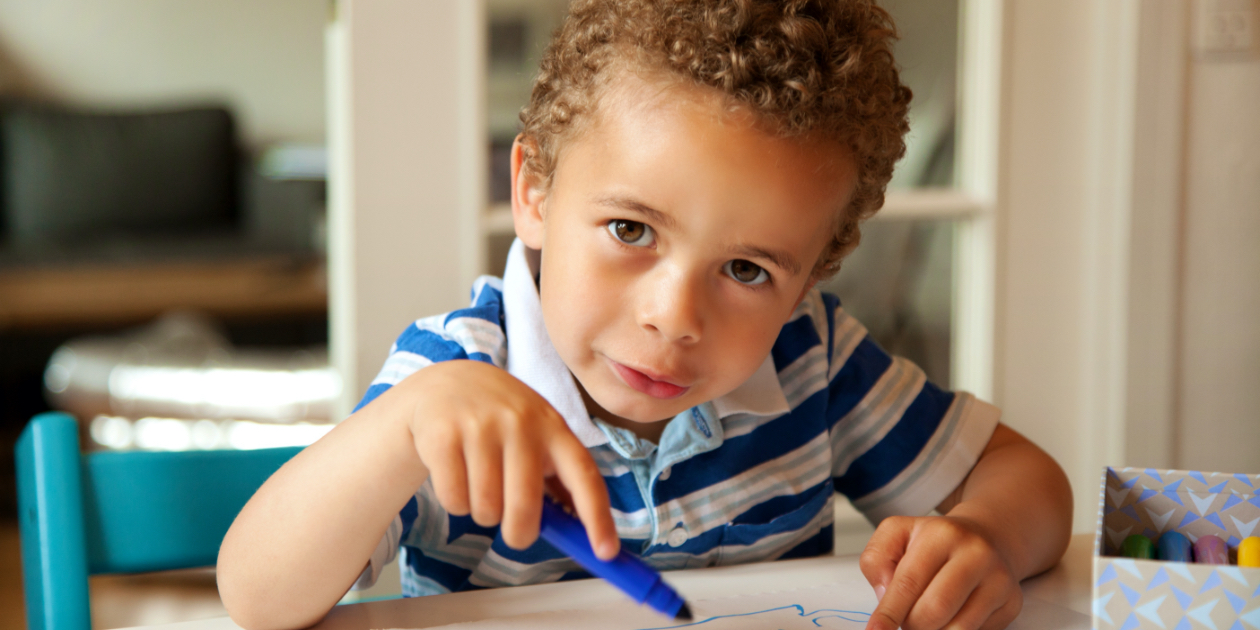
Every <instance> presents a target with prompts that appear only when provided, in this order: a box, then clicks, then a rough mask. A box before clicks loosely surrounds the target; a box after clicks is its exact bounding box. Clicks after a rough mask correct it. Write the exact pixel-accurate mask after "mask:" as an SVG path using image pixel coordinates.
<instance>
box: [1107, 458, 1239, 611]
mask: <svg viewBox="0 0 1260 630" xmlns="http://www.w3.org/2000/svg"><path fill="white" fill-rule="evenodd" d="M1257 524H1260V475H1242V474H1229V473H1204V472H1198V471H1183V470H1152V469H1149V468H1147V469H1141V468H1107V469H1106V470H1104V472H1103V483H1102V496H1101V497H1099V516H1098V531H1097V533H1096V535H1095V538H1094V628H1095V630H1134V629H1145V628H1158V629H1159V630H1201V629H1203V628H1207V629H1209V630H1258V629H1260V569H1252V568H1239V567H1237V566H1232V565H1231V566H1225V565H1208V564H1193V563H1185V562H1164V561H1159V560H1134V559H1129V558H1122V557H1117V556H1119V549H1120V544H1121V543H1122V542H1123V541H1124V539H1125V537H1126V536H1129V535H1130V534H1145V535H1146V536H1147V537H1149V538H1150V539H1151V540H1152V541H1155V540H1158V538H1159V535H1160V534H1162V533H1164V532H1168V531H1177V532H1181V533H1182V534H1185V535H1186V537H1188V538H1190V540H1191V541H1195V540H1198V538H1199V537H1200V536H1204V535H1206V534H1215V535H1217V536H1220V537H1221V539H1222V540H1225V541H1226V543H1227V544H1228V546H1229V549H1230V560H1231V562H1233V561H1236V556H1237V552H1238V543H1239V541H1240V540H1241V539H1243V538H1245V537H1247V536H1252V535H1260V531H1257V527H1256V526H1257Z"/></svg>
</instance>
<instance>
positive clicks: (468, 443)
mask: <svg viewBox="0 0 1260 630" xmlns="http://www.w3.org/2000/svg"><path fill="white" fill-rule="evenodd" d="M399 385H400V386H404V387H407V388H409V389H410V388H416V390H415V396H414V397H413V398H412V400H414V401H415V407H414V413H413V414H412V417H411V419H410V422H409V423H408V426H409V427H410V429H411V435H412V438H413V439H414V441H415V447H416V452H417V453H418V454H419V455H420V460H421V462H423V464H424V465H425V467H426V468H428V470H429V474H430V478H431V480H432V482H433V490H434V492H435V493H436V494H437V498H438V501H439V502H440V503H441V504H442V507H443V508H445V509H446V511H447V512H449V513H451V514H453V515H456V516H464V515H467V514H471V515H472V518H473V520H474V521H475V522H476V523H477V524H478V525H481V526H483V527H490V526H493V525H497V524H501V526H500V529H499V531H500V532H501V533H502V535H503V541H504V542H505V543H507V544H508V546H510V547H512V548H514V549H524V548H526V547H528V546H530V545H531V544H533V543H534V541H535V540H536V539H537V538H538V529H539V524H540V520H541V518H542V497H543V487H544V480H545V479H546V478H547V477H551V476H553V475H554V476H556V477H558V478H559V480H560V482H561V483H563V484H564V486H565V488H566V489H567V490H568V492H569V494H570V495H571V497H572V499H573V506H574V508H575V509H576V511H577V515H578V518H580V519H581V520H582V523H583V524H584V525H585V526H586V532H587V535H588V536H589V537H590V539H591V547H592V548H593V549H594V550H595V554H596V555H597V556H599V557H600V558H603V559H606V560H607V559H611V558H612V557H613V556H615V555H616V554H617V551H618V549H619V547H620V541H619V540H618V538H617V529H616V526H615V525H614V523H613V519H612V511H611V508H610V505H609V501H608V489H607V487H606V486H605V485H604V478H603V476H602V475H601V474H600V472H599V468H598V466H596V464H595V461H594V460H593V459H591V456H590V453H588V452H587V451H586V447H584V446H583V445H582V443H581V442H580V441H578V439H577V437H576V436H574V435H573V432H572V431H570V430H569V427H568V425H567V424H566V423H565V421H564V418H562V417H561V416H560V414H559V413H558V412H556V410H555V409H554V408H553V407H552V406H551V404H550V403H548V402H547V401H546V400H545V399H544V398H543V397H542V396H540V395H539V394H538V393H537V392H535V391H534V390H533V389H531V388H530V387H529V386H528V385H526V384H524V383H522V382H521V381H519V380H517V379H516V378H515V377H513V376H512V375H510V374H508V373H507V372H506V371H505V370H502V369H500V368H497V367H495V366H493V365H489V364H486V363H482V362H480V361H471V360H460V361H445V362H442V363H437V364H434V365H430V366H428V367H426V368H424V369H422V370H419V371H418V372H416V373H415V374H413V375H411V376H410V377H408V378H407V379H404V381H403V382H402V383H399Z"/></svg>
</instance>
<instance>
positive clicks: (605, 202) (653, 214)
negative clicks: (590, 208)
mask: <svg viewBox="0 0 1260 630" xmlns="http://www.w3.org/2000/svg"><path fill="white" fill-rule="evenodd" d="M595 203H597V204H599V205H601V206H607V207H609V208H617V209H619V210H626V211H628V212H637V213H639V214H641V215H643V216H645V217H647V218H648V219H649V220H650V221H652V222H653V223H656V224H658V225H663V226H665V227H667V228H669V229H671V230H672V229H676V228H677V227H678V222H677V221H675V220H674V217H671V216H669V215H668V214H665V213H664V212H661V211H660V210H657V209H656V208H653V207H652V206H649V205H647V204H644V203H641V202H638V201H635V200H634V199H631V198H629V197H620V196H617V195H610V196H607V197H600V198H598V199H596V200H595Z"/></svg>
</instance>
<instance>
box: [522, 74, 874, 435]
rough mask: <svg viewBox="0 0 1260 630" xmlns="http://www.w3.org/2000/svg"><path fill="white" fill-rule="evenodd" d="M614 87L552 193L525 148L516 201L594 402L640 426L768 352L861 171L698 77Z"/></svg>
mask: <svg viewBox="0 0 1260 630" xmlns="http://www.w3.org/2000/svg"><path fill="white" fill-rule="evenodd" d="M610 94H611V95H612V96H615V97H616V98H612V99H606V102H607V101H612V102H614V103H615V104H614V105H607V106H605V107H604V109H603V111H602V112H601V116H600V117H599V118H600V120H599V121H598V122H597V123H595V124H592V125H590V126H589V127H588V128H587V129H586V130H585V131H584V132H582V133H581V134H579V135H578V136H577V137H575V138H574V139H573V140H571V141H570V142H569V143H568V144H567V145H566V146H565V147H564V150H563V151H562V153H561V154H560V157H559V159H558V162H557V165H556V170H555V174H554V177H553V179H552V184H551V187H550V189H549V190H547V191H545V192H544V191H541V190H540V189H539V188H537V187H535V186H533V185H532V184H531V183H530V182H529V181H528V178H527V177H525V176H524V175H523V173H522V172H521V170H520V148H519V147H517V148H515V149H514V154H513V172H512V175H513V181H514V182H515V185H514V191H513V214H514V217H515V222H516V231H517V235H518V236H520V238H521V239H522V240H523V241H524V242H525V244H526V245H528V246H529V247H531V248H534V249H538V250H541V251H542V267H541V286H540V297H541V300H542V310H543V317H544V320H545V322H546V327H547V332H548V334H549V335H550V337H551V341H552V343H553V344H554V345H555V348H556V350H557V351H558V352H559V354H560V357H561V359H563V360H564V362H565V364H566V365H568V367H569V369H570V370H571V371H572V373H573V375H574V376H575V377H576V379H577V381H578V382H579V384H580V386H581V387H582V388H583V389H584V390H585V392H586V394H587V396H588V407H591V409H590V411H591V412H592V413H594V414H595V415H597V416H599V417H601V418H604V419H606V420H609V421H612V422H613V423H614V424H618V425H621V426H630V427H631V428H633V427H634V423H651V422H656V421H660V420H664V419H668V418H672V417H673V416H674V415H676V414H678V413H680V412H682V411H683V410H685V409H687V408H689V407H691V406H694V405H696V404H700V403H703V402H706V401H709V400H713V399H715V398H718V397H720V396H722V395H724V394H726V393H729V392H730V391H731V390H733V389H735V388H736V387H738V386H739V385H740V384H741V383H743V382H744V381H745V380H747V379H748V378H749V377H750V376H751V375H752V373H753V372H754V371H756V369H757V368H758V367H759V366H760V365H761V364H762V362H764V361H765V359H766V357H767V355H768V354H769V352H770V348H771V346H772V345H773V344H774V341H775V339H776V337H777V336H778V334H779V330H780V328H781V327H782V326H783V324H784V323H785V322H786V321H787V318H788V317H789V315H791V313H792V311H793V310H794V309H795V308H796V305H797V304H798V303H799V302H800V300H801V298H802V297H803V296H804V294H805V292H806V291H807V290H808V289H809V288H810V287H811V286H812V284H813V283H812V281H811V279H810V272H811V270H812V269H813V266H814V263H815V262H816V261H817V260H818V258H819V256H820V254H821V253H822V251H823V248H824V246H825V245H826V244H827V243H828V242H829V240H830V238H831V234H832V226H833V225H834V221H835V217H836V216H837V212H838V211H839V210H840V209H841V208H842V207H844V205H845V204H846V203H847V201H848V199H849V196H850V194H851V193H852V191H853V188H854V185H855V181H856V179H855V177H856V175H855V169H854V167H853V165H852V161H851V159H849V158H848V157H847V156H848V153H847V152H845V151H841V150H838V148H837V145H832V144H824V143H821V142H805V141H802V140H799V139H783V138H778V137H775V136H773V135H770V134H768V133H765V132H763V131H761V130H759V129H757V128H756V127H755V126H754V125H753V123H752V118H751V117H750V116H749V115H748V114H747V113H744V112H731V111H729V110H728V108H726V107H724V104H723V102H722V101H720V100H719V99H718V98H716V97H714V96H712V95H709V94H707V93H705V92H702V91H701V90H699V89H697V88H687V87H676V86H675V87H669V88H662V87H661V86H660V85H658V84H654V83H648V82H646V81H645V80H643V79H640V78H637V77H627V78H625V79H622V80H621V82H620V83H619V84H618V85H617V86H615V87H614V88H613V89H612V90H611V91H610ZM592 400H593V403H594V404H593V405H592V404H591V401H592ZM627 420H628V421H631V422H629V423H627V422H625V421H627Z"/></svg>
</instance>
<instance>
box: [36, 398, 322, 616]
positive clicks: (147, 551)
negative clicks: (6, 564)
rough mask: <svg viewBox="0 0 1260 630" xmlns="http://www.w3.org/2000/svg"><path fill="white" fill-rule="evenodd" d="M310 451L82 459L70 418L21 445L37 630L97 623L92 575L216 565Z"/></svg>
mask: <svg viewBox="0 0 1260 630" xmlns="http://www.w3.org/2000/svg"><path fill="white" fill-rule="evenodd" d="M300 450H301V449H300V448H272V449H263V450H254V451H188V452H180V453H155V452H103V453H92V454H89V455H81V454H80V453H79V427H78V423H77V422H75V420H74V418H71V417H70V416H68V415H66V414H63V413H45V414H41V415H38V416H36V417H35V418H34V419H32V420H31V422H30V424H29V425H27V427H26V429H25V430H23V431H22V436H21V437H20V438H18V443H17V481H18V510H19V518H20V528H21V535H22V573H23V581H24V584H25V589H26V622H27V628H28V629H29V630H87V629H88V628H90V627H91V612H90V608H89V606H88V576H89V575H95V574H98V573H133V572H144V571H164V570H169V569H185V568H191V567H203V566H210V565H213V564H214V563H215V559H216V558H217V557H218V554H219V543H221V542H222V541H223V536H224V535H225V534H226V533H227V530H228V527H229V526H230V525H231V524H232V520H233V519H235V518H236V515H237V513H238V512H240V511H241V508H242V507H244V506H245V502H246V501H248V500H249V498H250V496H252V495H253V494H254V491H255V490H257V489H258V487H259V486H261V485H262V484H263V482H264V481H266V480H267V478H268V477H270V476H271V474H272V473H274V472H275V471H276V470H277V469H278V468H280V466H281V465H283V464H284V463H285V462H286V461H289V458H291V457H293V456H294V455H295V454H297V452H298V451H300Z"/></svg>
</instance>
